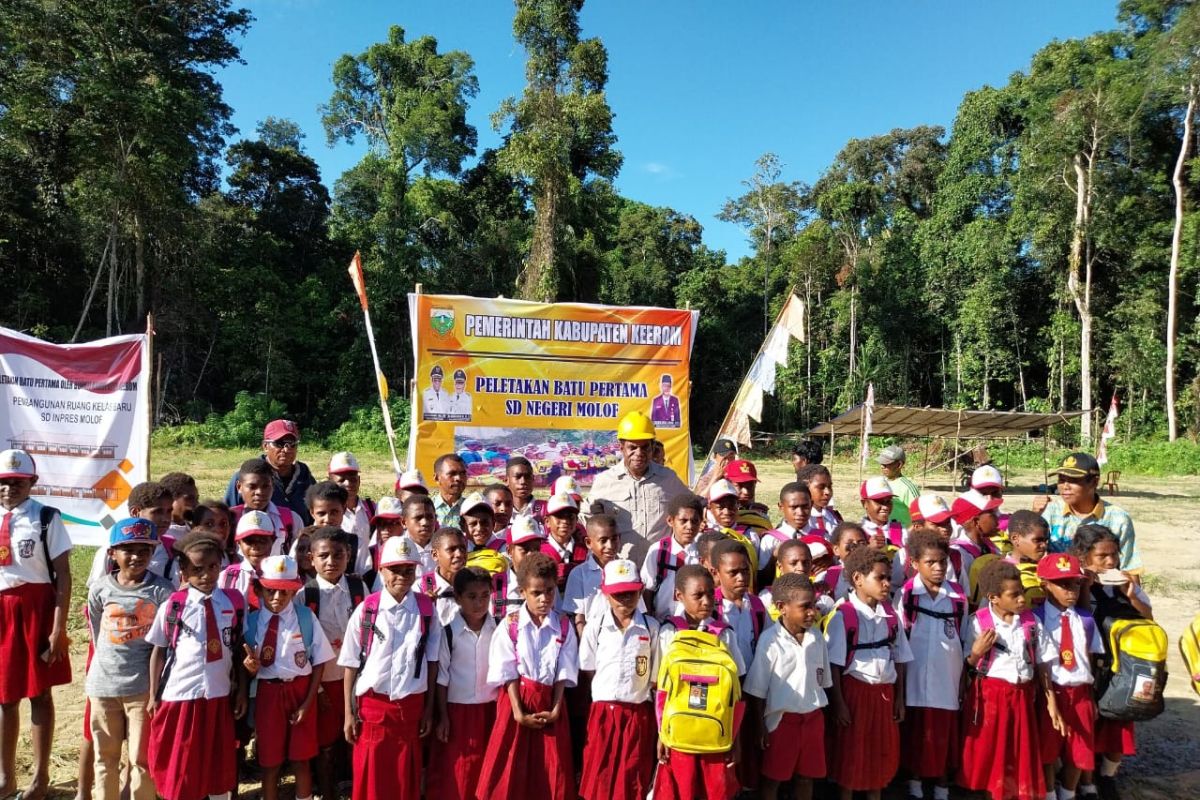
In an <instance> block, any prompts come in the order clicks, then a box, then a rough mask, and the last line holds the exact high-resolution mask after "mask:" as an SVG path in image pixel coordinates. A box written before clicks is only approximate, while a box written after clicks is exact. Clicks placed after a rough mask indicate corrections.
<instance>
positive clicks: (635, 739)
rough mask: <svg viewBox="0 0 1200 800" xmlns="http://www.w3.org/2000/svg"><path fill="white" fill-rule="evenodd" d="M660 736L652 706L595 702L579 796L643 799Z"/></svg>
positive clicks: (606, 799)
mask: <svg viewBox="0 0 1200 800" xmlns="http://www.w3.org/2000/svg"><path fill="white" fill-rule="evenodd" d="M657 737H658V730H657V728H656V725H655V721H654V708H653V707H652V706H651V705H650V703H616V702H609V701H597V702H593V703H592V708H591V711H590V712H589V713H588V721H587V736H586V738H585V739H584V741H585V742H586V743H587V744H586V748H585V749H584V751H583V777H582V779H581V780H580V782H579V796H580V797H583V798H586V800H642V798H644V797H645V796H646V793H647V792H649V791H650V781H651V779H652V778H653V777H654V760H655V741H656V739H657Z"/></svg>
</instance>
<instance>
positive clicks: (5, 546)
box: [0, 511, 13, 567]
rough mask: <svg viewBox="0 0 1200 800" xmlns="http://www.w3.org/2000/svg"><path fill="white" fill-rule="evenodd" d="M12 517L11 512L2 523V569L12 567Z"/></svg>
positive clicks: (0, 529) (0, 536)
mask: <svg viewBox="0 0 1200 800" xmlns="http://www.w3.org/2000/svg"><path fill="white" fill-rule="evenodd" d="M12 515H13V512H11V511H9V512H8V513H7V514H5V515H4V519H3V520H2V521H0V567H8V566H11V565H12Z"/></svg>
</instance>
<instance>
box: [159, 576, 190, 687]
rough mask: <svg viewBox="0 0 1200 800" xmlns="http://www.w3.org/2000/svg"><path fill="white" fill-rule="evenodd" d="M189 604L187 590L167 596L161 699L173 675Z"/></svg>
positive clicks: (160, 680) (160, 681)
mask: <svg viewBox="0 0 1200 800" xmlns="http://www.w3.org/2000/svg"><path fill="white" fill-rule="evenodd" d="M185 605H187V590H186V589H181V590H180V591H177V592H172V593H171V596H170V597H169V598H167V616H166V618H165V619H164V620H163V623H164V625H165V627H166V633H167V646H166V650H167V655H166V657H165V658H164V659H163V668H162V675H161V676H160V677H159V679H158V696H157V698H155V699H158V700H161V699H162V695H163V690H164V689H165V688H166V686H167V680H168V679H169V678H170V677H171V667H173V666H174V665H175V648H176V646H177V645H178V644H179V633H180V631H181V630H182V629H183V607H184V606H185Z"/></svg>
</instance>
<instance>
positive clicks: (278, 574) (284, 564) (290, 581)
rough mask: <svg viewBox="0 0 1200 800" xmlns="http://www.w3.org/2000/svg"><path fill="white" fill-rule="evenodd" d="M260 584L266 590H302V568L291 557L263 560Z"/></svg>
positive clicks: (274, 557)
mask: <svg viewBox="0 0 1200 800" xmlns="http://www.w3.org/2000/svg"><path fill="white" fill-rule="evenodd" d="M261 567H262V575H261V577H259V579H258V582H259V584H261V585H262V587H263V588H264V589H300V588H302V587H303V586H304V581H302V580H300V567H299V566H298V565H297V564H296V559H294V558H292V557H291V556H267V557H266V558H264V559H263V560H262V565H261Z"/></svg>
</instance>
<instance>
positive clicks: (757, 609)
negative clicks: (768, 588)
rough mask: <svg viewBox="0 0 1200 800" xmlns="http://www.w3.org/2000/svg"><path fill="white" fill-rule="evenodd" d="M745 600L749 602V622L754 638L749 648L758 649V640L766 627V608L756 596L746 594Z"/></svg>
mask: <svg viewBox="0 0 1200 800" xmlns="http://www.w3.org/2000/svg"><path fill="white" fill-rule="evenodd" d="M746 597H747V599H748V600H749V601H750V622H751V624H752V625H753V628H754V636H753V638H752V639H751V640H750V646H751V648H757V647H758V638H759V637H760V636H762V632H763V629H764V628H766V627H767V606H766V604H765V603H763V601H762V598H761V597H759V596H758V595H756V594H752V593H747V594H746Z"/></svg>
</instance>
